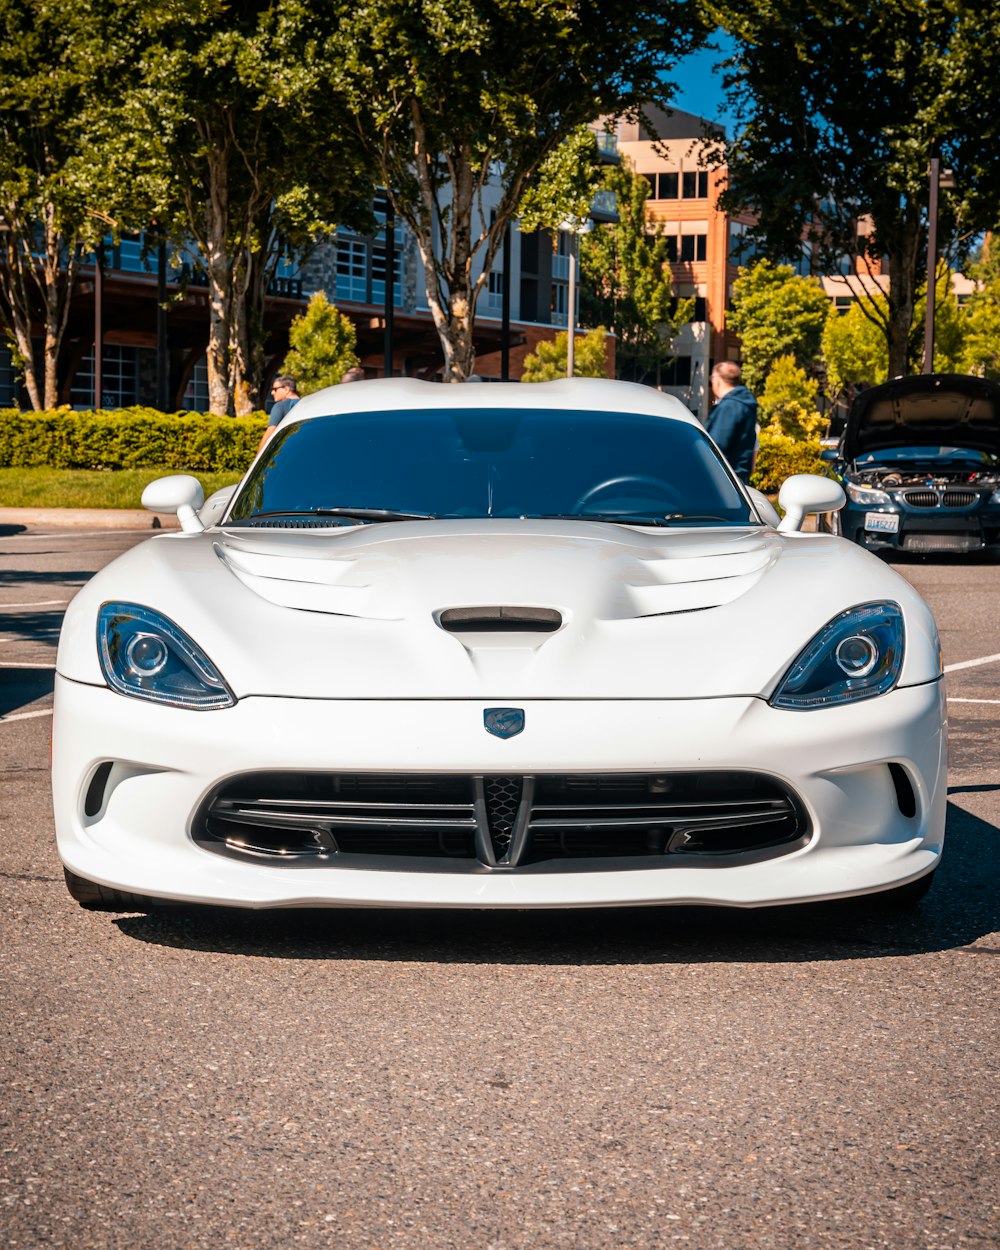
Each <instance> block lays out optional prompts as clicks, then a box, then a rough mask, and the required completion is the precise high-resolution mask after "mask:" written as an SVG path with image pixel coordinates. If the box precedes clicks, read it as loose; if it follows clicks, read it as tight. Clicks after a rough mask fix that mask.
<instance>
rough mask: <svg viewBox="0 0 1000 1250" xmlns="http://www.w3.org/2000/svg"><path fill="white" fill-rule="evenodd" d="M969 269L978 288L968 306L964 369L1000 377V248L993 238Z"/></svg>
mask: <svg viewBox="0 0 1000 1250" xmlns="http://www.w3.org/2000/svg"><path fill="white" fill-rule="evenodd" d="M969 273H970V276H971V277H972V278H974V279H975V281H976V283H977V289H976V291H975V292H974V293H973V295H972V297H971V299H970V300H969V303H968V305H967V307H966V308H965V309H964V324H963V329H964V335H963V346H962V360H961V370H962V372H963V373H975V374H978V375H979V376H980V377H984V378H993V379H994V380H995V381H1000V248H998V247H997V245H996V244H995V243H993V242H992V241H991V243H990V246H989V247H988V248H987V250H986V254H985V256H983V257H981V258H980V260H979V261H978V262H977V263H976V264H974V265H973V266H972V267H971V269H970V271H969Z"/></svg>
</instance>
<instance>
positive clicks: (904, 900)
mask: <svg viewBox="0 0 1000 1250" xmlns="http://www.w3.org/2000/svg"><path fill="white" fill-rule="evenodd" d="M935 872H937V869H936V868H932V869H931V871H930V872H929V873H927V874H926V875H925V876H923V877H919V878H918V879H917V880H916V881H908V882H907V883H906V885H901V886H897V887H896V889H895V890H883V891H882V892H881V893H880V894H869V895H868V901H869V902H871V903H872V904H873V905H874V906H876V907H878V908H880V909H892V910H893V911H896V910H902V909H904V908H907V907H915V906H916V904H917V903H919V902H920V900H921V899H922V898H923V897H924V895H925V894H926V893H927V891H928V890H929V889H930V888H931V883H932V882H933V880H934V874H935Z"/></svg>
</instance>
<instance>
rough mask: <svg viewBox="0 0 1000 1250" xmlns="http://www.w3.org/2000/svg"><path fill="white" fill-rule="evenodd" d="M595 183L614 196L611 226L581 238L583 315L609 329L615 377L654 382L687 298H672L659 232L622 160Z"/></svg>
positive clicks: (640, 184) (642, 187) (643, 189)
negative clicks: (612, 336) (613, 341)
mask: <svg viewBox="0 0 1000 1250" xmlns="http://www.w3.org/2000/svg"><path fill="white" fill-rule="evenodd" d="M602 185H603V187H604V189H605V190H607V191H611V192H613V193H614V196H615V200H616V204H617V212H618V222H617V223H616V224H614V225H606V226H599V227H598V228H597V229H595V230H593V231H592V232H591V233H590V234H587V235H585V236H584V238H583V243H582V247H581V258H580V260H581V266H580V267H581V270H582V275H583V298H582V301H581V302H582V308H583V315H584V318H585V319H586V320H588V321H590V322H595V321H599V322H601V323H602V324H604V325H608V326H610V327H611V329H612V330H613V331H614V334H615V337H616V339H617V348H616V352H615V371H616V373H617V375H618V376H619V377H628V378H635V379H636V380H639V381H647V380H649V379H650V378H652V380H653V381H656V380H657V379H656V374H657V372H658V371H659V369H660V368H661V367H662V366H663V365H666V364H668V363H669V362H670V360H671V359H672V357H673V351H672V347H671V344H672V340H673V339H674V338H675V336H676V335H677V333H678V332H679V331H680V329H681V327H682V326H684V325H686V324H687V322H688V321H690V320H691V315H692V313H693V312H694V300H693V299H684V300H678V299H677V298H676V297H675V296H674V292H673V288H672V286H671V282H670V278H671V273H670V263H669V259H668V256H667V242H666V239H665V238H664V237H663V229H662V227H661V226H659V225H658V224H657V223H655V222H651V221H649V219H648V218H647V216H646V200H647V197H648V196H649V183H648V182H647V180H646V179H645V178H643V177H642V176H640V175H637V174H636V173H635V172H634V171H633V170H632V169H631V168H630V167H629V164H628V162H627V161H622V164H621V165H620V166H617V167H614V166H612V167H608V168H606V169H605V170H604V173H603V178H602Z"/></svg>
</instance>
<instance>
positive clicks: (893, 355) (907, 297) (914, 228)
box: [886, 204, 922, 378]
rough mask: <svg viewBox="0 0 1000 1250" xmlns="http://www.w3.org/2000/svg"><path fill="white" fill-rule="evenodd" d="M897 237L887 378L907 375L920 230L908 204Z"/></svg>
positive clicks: (891, 266)
mask: <svg viewBox="0 0 1000 1250" xmlns="http://www.w3.org/2000/svg"><path fill="white" fill-rule="evenodd" d="M904 214H905V217H904V220H903V223H902V229H901V230H900V234H899V244H900V246H899V248H898V249H895V250H893V251H892V252H891V253H890V255H889V325H888V331H887V335H886V338H887V340H888V347H889V377H890V378H895V377H900V376H902V375H903V374H906V373H909V372H910V363H909V359H908V349H909V339H910V329H911V328H912V325H913V311H914V308H915V305H916V288H917V264H918V261H919V258H920V243H921V238H922V230H921V225H920V217H919V214H918V212H917V210H916V208H915V207H913V206H912V205H910V204H907V205H906V207H905V209H904Z"/></svg>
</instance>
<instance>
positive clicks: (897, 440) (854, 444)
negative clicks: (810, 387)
mask: <svg viewBox="0 0 1000 1250" xmlns="http://www.w3.org/2000/svg"><path fill="white" fill-rule="evenodd" d="M894 447H969V448H971V449H972V450H973V451H984V452H989V453H991V454H992V455H1000V386H998V385H997V384H996V383H995V382H988V381H987V380H986V379H985V378H974V377H970V376H969V375H967V374H962V373H924V374H916V375H913V376H910V377H903V378H893V379H892V381H890V382H884V383H883V384H882V385H881V386H873V387H872V388H871V389H870V390H867V391H862V392H861V394H860V395H859V396H858V398H857V399H856V400H855V401H854V404H853V406H852V407H851V411H850V413H849V414H848V417H847V425H846V427H845V429H844V436H843V439H842V441H841V444H840V453H841V456H842V457H843V459H844V460H855V459H857V457H858V456H862V455H866V454H867V453H868V452H873V451H888V450H891V449H892V448H894Z"/></svg>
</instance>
